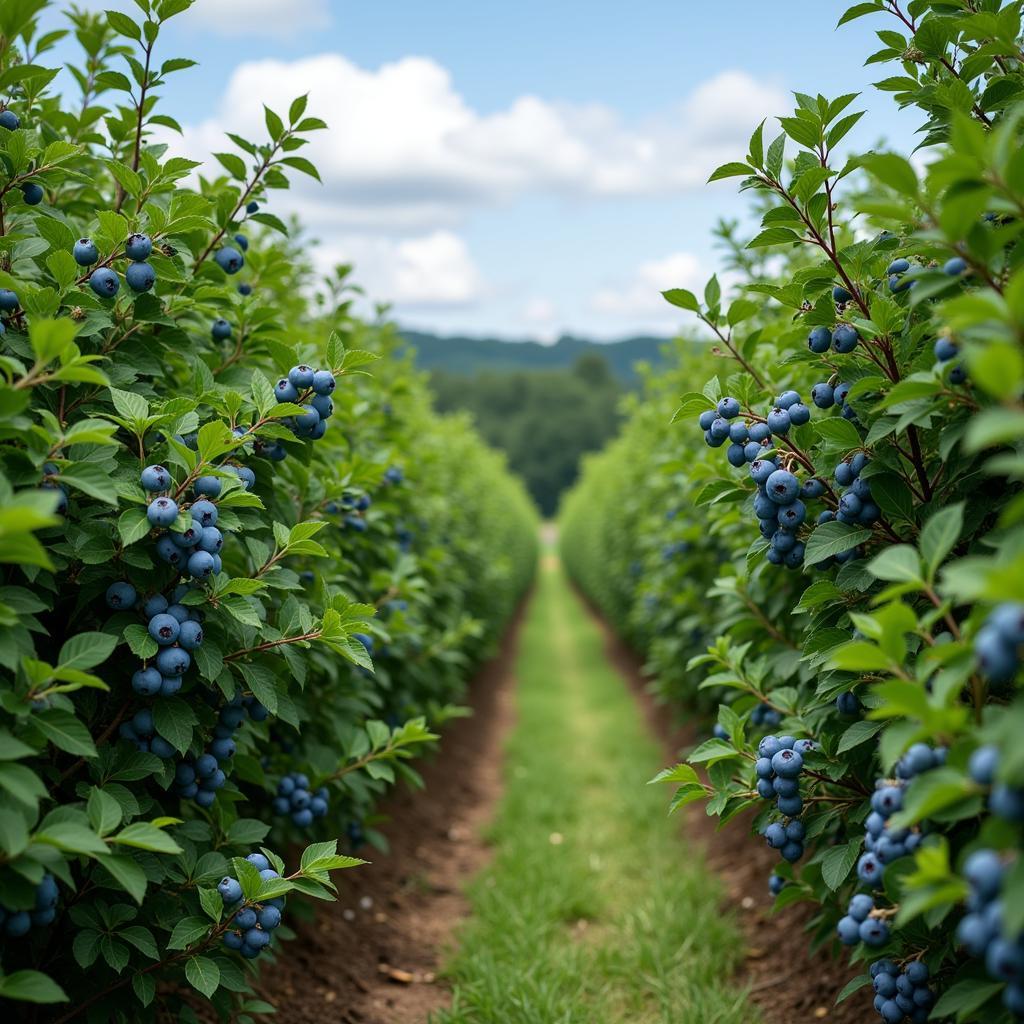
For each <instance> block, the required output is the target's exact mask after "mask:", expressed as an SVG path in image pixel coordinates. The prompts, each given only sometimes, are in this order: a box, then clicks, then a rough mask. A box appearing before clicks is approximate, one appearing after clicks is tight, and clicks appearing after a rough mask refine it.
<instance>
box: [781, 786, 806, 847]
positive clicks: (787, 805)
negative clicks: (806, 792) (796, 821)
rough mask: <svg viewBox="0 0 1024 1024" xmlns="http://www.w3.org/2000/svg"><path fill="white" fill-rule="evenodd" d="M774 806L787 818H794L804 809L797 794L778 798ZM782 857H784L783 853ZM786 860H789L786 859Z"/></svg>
mask: <svg viewBox="0 0 1024 1024" xmlns="http://www.w3.org/2000/svg"><path fill="white" fill-rule="evenodd" d="M775 806H776V807H778V809H779V810H780V811H781V812H782V813H783V814H785V815H786V816H787V817H789V818H794V817H796V816H797V815H798V814H799V813H800V812H801V811H802V810H803V809H804V802H803V800H802V799H801V798H800V796H799V794H797V795H795V796H780V797H779V799H778V800H777V801H776V802H775ZM783 856H784V857H785V856H786V855H785V853H783ZM786 859H787V860H788V859H789V858H788V857H787V858H786Z"/></svg>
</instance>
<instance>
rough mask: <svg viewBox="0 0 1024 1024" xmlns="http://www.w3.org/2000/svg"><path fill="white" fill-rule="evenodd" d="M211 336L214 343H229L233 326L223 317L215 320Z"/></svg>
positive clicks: (211, 328)
mask: <svg viewBox="0 0 1024 1024" xmlns="http://www.w3.org/2000/svg"><path fill="white" fill-rule="evenodd" d="M210 336H211V337H212V338H213V340H214V341H227V339H228V338H230V337H231V324H229V323H228V322H227V320H225V319H224V318H223V317H220V318H219V319H217V320H214V321H213V325H212V326H211V327H210Z"/></svg>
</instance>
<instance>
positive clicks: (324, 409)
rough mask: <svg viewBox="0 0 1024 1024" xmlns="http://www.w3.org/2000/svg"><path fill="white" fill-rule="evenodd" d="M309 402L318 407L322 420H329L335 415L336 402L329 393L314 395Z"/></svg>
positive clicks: (315, 407)
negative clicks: (328, 395)
mask: <svg viewBox="0 0 1024 1024" xmlns="http://www.w3.org/2000/svg"><path fill="white" fill-rule="evenodd" d="M309 404H310V405H311V406H313V408H314V409H316V411H317V413H318V414H319V416H320V419H322V420H328V419H330V418H331V417H332V416H333V415H334V403H333V402H332V401H331V400H330V398H328V397H327V395H314V396H313V397H312V398H311V399H310V400H309Z"/></svg>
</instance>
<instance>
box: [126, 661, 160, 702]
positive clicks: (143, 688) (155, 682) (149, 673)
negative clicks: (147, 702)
mask: <svg viewBox="0 0 1024 1024" xmlns="http://www.w3.org/2000/svg"><path fill="white" fill-rule="evenodd" d="M162 679H163V677H162V676H161V675H160V673H159V672H158V671H157V670H156V669H155V668H141V669H139V670H138V671H137V672H136V673H135V674H134V675H133V676H132V689H133V690H134V691H135V692H136V693H137V694H139V696H141V697H153V696H155V695H156V694H158V693H159V692H160V683H161V680H162Z"/></svg>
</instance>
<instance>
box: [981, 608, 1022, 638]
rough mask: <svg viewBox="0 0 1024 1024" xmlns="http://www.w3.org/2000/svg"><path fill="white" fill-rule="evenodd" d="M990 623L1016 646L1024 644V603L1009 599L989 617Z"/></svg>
mask: <svg viewBox="0 0 1024 1024" xmlns="http://www.w3.org/2000/svg"><path fill="white" fill-rule="evenodd" d="M988 622H989V624H990V625H992V626H994V627H995V629H996V630H997V631H998V632H999V633H1001V634H1002V636H1003V637H1004V639H1005V640H1006V641H1007V642H1008V643H1010V644H1013V645H1014V646H1015V647H1016V646H1019V645H1020V644H1024V604H1021V603H1019V602H1015V601H1007V602H1005V603H1003V604H1000V605H997V606H996V607H995V608H994V609H993V610H992V614H991V615H989V617H988Z"/></svg>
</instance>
